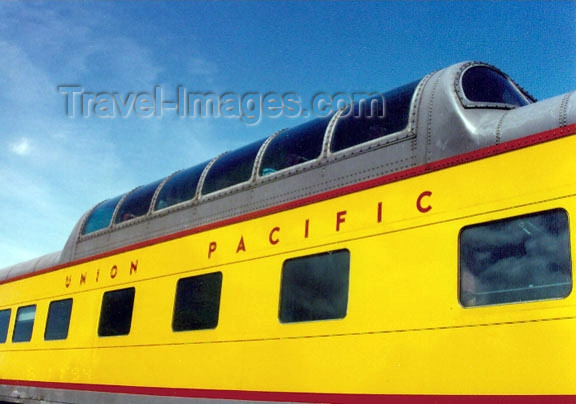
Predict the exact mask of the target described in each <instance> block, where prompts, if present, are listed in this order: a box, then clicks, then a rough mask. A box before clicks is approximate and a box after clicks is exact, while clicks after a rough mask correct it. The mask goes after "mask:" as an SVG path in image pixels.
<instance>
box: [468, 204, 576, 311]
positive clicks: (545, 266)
mask: <svg viewBox="0 0 576 404" xmlns="http://www.w3.org/2000/svg"><path fill="white" fill-rule="evenodd" d="M571 290H572V268H571V259H570V239H569V228H568V215H567V214H566V212H565V211H564V210H560V209H558V210H552V211H547V212H542V213H538V214H533V215H527V216H519V217H515V218H510V219H505V220H498V221H494V222H488V223H483V224H479V225H474V226H470V227H466V228H464V229H463V230H462V232H461V233H460V302H461V304H462V305H463V306H466V307H468V306H484V305H488V304H498V303H512V302H523V301H531V300H541V299H554V298H562V297H566V296H568V295H569V294H570V291H571Z"/></svg>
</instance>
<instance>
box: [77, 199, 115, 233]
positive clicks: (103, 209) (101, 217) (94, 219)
mask: <svg viewBox="0 0 576 404" xmlns="http://www.w3.org/2000/svg"><path fill="white" fill-rule="evenodd" d="M122 196H123V195H119V196H117V197H116V198H113V199H108V200H107V201H104V202H101V203H100V204H99V205H98V206H96V208H94V210H93V211H92V213H90V216H89V217H88V219H87V220H86V223H85V224H84V228H83V229H82V234H89V233H93V232H95V231H97V230H101V229H104V228H106V227H108V226H110V222H111V221H112V215H114V211H115V210H116V205H118V202H120V199H122Z"/></svg>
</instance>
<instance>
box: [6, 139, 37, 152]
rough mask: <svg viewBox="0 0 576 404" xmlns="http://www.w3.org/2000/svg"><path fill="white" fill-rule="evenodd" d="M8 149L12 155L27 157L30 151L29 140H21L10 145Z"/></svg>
mask: <svg viewBox="0 0 576 404" xmlns="http://www.w3.org/2000/svg"><path fill="white" fill-rule="evenodd" d="M8 148H9V150H10V151H11V152H12V153H14V154H17V155H19V156H26V155H29V154H30V151H31V150H32V146H31V142H30V139H28V138H27V137H24V138H21V139H19V140H17V141H16V142H13V143H10V144H9V145H8Z"/></svg>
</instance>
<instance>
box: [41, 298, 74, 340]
mask: <svg viewBox="0 0 576 404" xmlns="http://www.w3.org/2000/svg"><path fill="white" fill-rule="evenodd" d="M71 314H72V299H65V300H58V301H54V302H52V303H50V307H49V309H48V319H47V320H46V331H45V332H44V339H45V340H57V339H66V338H67V337H68V328H69V327H70V315H71Z"/></svg>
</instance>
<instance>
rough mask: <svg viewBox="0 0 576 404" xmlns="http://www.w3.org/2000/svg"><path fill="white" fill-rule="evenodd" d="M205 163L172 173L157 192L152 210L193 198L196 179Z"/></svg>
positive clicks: (198, 178) (197, 179)
mask: <svg viewBox="0 0 576 404" xmlns="http://www.w3.org/2000/svg"><path fill="white" fill-rule="evenodd" d="M207 164H208V162H205V163H203V164H200V165H197V166H194V167H191V168H188V169H186V170H182V171H179V172H177V173H176V174H174V175H172V176H171V177H170V178H169V179H168V181H166V183H165V184H164V185H163V186H162V189H161V190H160V192H159V193H158V199H157V200H156V206H155V207H154V210H159V209H164V208H167V207H169V206H172V205H176V204H178V203H181V202H185V201H189V200H191V199H192V198H194V195H195V194H196V187H197V186H198V181H200V176H201V175H202V171H203V170H204V167H206V165H207Z"/></svg>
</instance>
